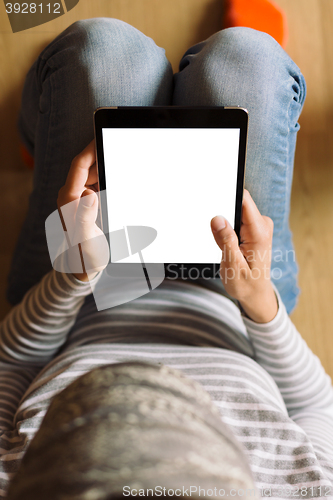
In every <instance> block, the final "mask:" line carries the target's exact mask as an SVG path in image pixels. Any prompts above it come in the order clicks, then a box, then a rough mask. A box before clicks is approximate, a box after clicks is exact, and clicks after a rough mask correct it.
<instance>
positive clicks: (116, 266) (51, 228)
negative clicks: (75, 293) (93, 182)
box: [45, 191, 165, 311]
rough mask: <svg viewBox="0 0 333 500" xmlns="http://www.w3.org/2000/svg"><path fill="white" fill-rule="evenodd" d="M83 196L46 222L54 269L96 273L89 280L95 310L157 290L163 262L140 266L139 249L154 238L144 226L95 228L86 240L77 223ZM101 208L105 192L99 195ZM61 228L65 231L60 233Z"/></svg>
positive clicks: (68, 272) (78, 222)
mask: <svg viewBox="0 0 333 500" xmlns="http://www.w3.org/2000/svg"><path fill="white" fill-rule="evenodd" d="M90 196H92V195H88V196H84V197H83V198H80V199H79V200H75V201H73V202H71V203H68V204H67V205H65V206H63V207H61V218H60V214H59V211H58V210H56V211H54V212H53V213H52V214H51V215H49V217H48V218H47V219H46V221H45V231H46V240H47V245H48V251H49V256H50V259H51V263H52V266H53V268H54V269H55V270H56V271H59V272H62V273H66V274H74V275H76V274H81V273H82V274H83V273H86V274H87V275H88V276H89V274H90V275H91V274H95V273H96V272H99V273H101V275H100V276H99V279H98V281H97V282H96V283H95V282H94V280H92V281H91V287H92V294H93V296H94V299H95V303H96V307H97V309H98V310H99V311H101V310H104V309H110V308H112V307H116V306H118V305H120V304H124V303H127V302H131V301H132V300H134V299H137V298H138V297H141V296H142V295H145V294H147V293H149V292H150V291H152V290H154V289H155V288H157V287H158V286H159V285H160V284H161V283H162V281H163V280H164V277H165V271H164V264H163V263H157V264H156V263H145V262H144V257H143V253H142V252H143V250H144V249H145V248H146V247H148V246H149V245H151V244H152V243H153V242H154V240H155V239H156V237H157V231H156V230H155V229H154V228H152V227H148V226H124V227H123V228H121V229H118V230H116V231H112V232H109V233H106V234H105V233H104V232H103V231H102V230H101V229H100V228H98V227H97V226H96V229H95V233H94V234H93V235H92V236H89V237H88V238H87V235H86V234H84V232H82V225H81V224H80V222H81V220H80V218H81V217H82V214H84V210H85V207H86V205H85V203H86V201H87V199H88V198H89V197H90ZM98 196H99V201H100V205H103V204H104V203H105V199H106V192H105V191H100V192H98ZM64 228H65V229H64Z"/></svg>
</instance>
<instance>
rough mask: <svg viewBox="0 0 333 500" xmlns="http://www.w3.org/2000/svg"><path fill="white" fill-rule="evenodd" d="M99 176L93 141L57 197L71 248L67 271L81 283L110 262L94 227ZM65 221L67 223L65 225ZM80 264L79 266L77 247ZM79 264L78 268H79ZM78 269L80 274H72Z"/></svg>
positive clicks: (103, 239)
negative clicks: (71, 272)
mask: <svg viewBox="0 0 333 500" xmlns="http://www.w3.org/2000/svg"><path fill="white" fill-rule="evenodd" d="M97 190H98V174H97V164H96V151H95V143H94V141H92V142H91V143H90V144H89V145H88V146H87V147H86V148H85V149H84V150H83V151H82V152H81V153H80V154H79V155H78V156H76V157H75V158H74V160H73V161H72V164H71V167H70V170H69V172H68V175H67V179H66V183H65V185H64V186H63V187H62V188H61V189H60V191H59V194H58V200H57V204H58V210H59V214H60V217H61V219H62V223H63V226H64V230H65V231H67V232H68V233H70V234H69V239H70V242H71V245H73V248H72V249H71V248H70V249H69V251H68V264H69V268H70V269H72V270H73V275H74V276H75V277H76V278H77V279H79V280H80V281H88V280H91V279H93V278H94V277H95V276H96V274H97V273H98V272H99V271H101V270H103V269H104V268H105V267H106V265H107V263H108V260H109V246H108V242H107V240H106V237H105V235H104V233H103V231H102V230H101V229H100V228H99V227H98V226H97V224H96V219H97V214H98V197H97V194H96V191H97ZM65 221H66V222H65ZM76 245H78V247H79V252H80V253H79V256H80V260H81V262H78V252H77V247H76ZM80 264H81V265H80ZM78 267H81V268H82V271H83V272H75V271H76V269H77V268H78Z"/></svg>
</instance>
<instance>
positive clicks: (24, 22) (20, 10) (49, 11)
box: [3, 0, 80, 33]
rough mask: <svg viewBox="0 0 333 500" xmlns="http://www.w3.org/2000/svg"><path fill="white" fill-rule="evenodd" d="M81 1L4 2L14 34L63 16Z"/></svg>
mask: <svg viewBox="0 0 333 500" xmlns="http://www.w3.org/2000/svg"><path fill="white" fill-rule="evenodd" d="M79 1H80V0H58V1H55V0H37V1H36V2H32V1H29V0H28V1H27V2H24V1H16V2H14V1H13V2H12V1H7V0H3V3H4V5H5V9H6V13H7V16H8V19H9V22H10V25H11V28H12V32H13V33H18V32H20V31H24V30H27V29H29V28H34V27H35V26H39V25H41V24H45V23H48V22H49V21H52V20H53V19H56V18H57V17H60V16H63V15H64V14H66V13H67V12H69V11H70V10H72V9H73V8H74V7H75V6H76V5H77V4H78V3H79Z"/></svg>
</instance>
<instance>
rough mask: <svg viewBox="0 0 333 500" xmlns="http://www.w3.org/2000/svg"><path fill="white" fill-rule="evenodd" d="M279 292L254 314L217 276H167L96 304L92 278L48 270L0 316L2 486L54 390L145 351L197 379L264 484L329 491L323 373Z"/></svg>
mask: <svg viewBox="0 0 333 500" xmlns="http://www.w3.org/2000/svg"><path fill="white" fill-rule="evenodd" d="M97 279H98V278H97ZM276 293H277V292H276ZM277 298H278V302H279V311H278V314H277V316H276V317H275V318H274V319H273V320H272V321H271V322H270V323H267V324H256V323H254V322H253V321H251V320H250V319H248V318H246V317H242V315H241V313H240V311H239V308H238V307H237V306H236V304H234V303H233V302H232V301H231V300H230V299H228V298H227V297H226V296H224V295H223V294H221V293H219V292H218V291H214V287H212V289H209V288H204V287H202V286H199V285H198V284H196V283H193V282H186V281H178V280H177V281H170V280H169V281H166V280H165V281H164V282H163V283H162V284H161V285H160V286H159V287H158V288H157V289H155V290H153V291H152V292H150V293H149V294H147V295H145V296H143V297H140V298H138V299H136V300H134V301H132V302H130V303H128V304H123V305H121V306H117V307H114V308H113V309H108V310H105V311H97V309H96V306H95V304H94V300H93V297H92V295H91V287H90V284H86V283H82V282H80V281H78V280H76V279H75V278H74V277H73V276H71V275H65V274H60V273H57V272H55V271H52V272H50V273H49V274H47V275H46V276H45V277H44V279H43V280H42V281H41V282H40V283H39V284H38V285H36V286H35V287H34V288H32V289H31V290H30V291H29V292H28V293H27V294H26V296H25V297H24V299H23V301H22V303H21V304H20V305H18V306H16V307H15V308H13V309H12V311H11V312H10V313H9V315H8V316H7V317H6V318H5V319H4V320H3V322H2V324H1V325H0V429H1V430H0V497H1V498H4V497H6V490H7V487H8V484H9V481H10V479H11V477H12V476H13V475H14V473H15V471H16V470H17V469H18V466H19V463H20V460H21V458H22V456H23V454H24V452H25V450H26V449H27V447H28V445H29V443H30V441H31V439H32V438H33V436H34V435H35V433H36V431H37V430H38V428H39V426H40V424H41V421H42V419H43V417H44V415H45V413H46V411H47V408H48V406H49V404H50V400H51V399H52V398H53V397H54V396H55V394H57V393H58V392H59V391H61V390H62V389H63V388H65V387H66V386H67V385H68V384H69V383H71V382H72V381H73V380H74V379H75V378H77V377H79V376H80V375H82V374H84V373H86V372H87V371H89V370H91V369H93V368H95V367H97V366H101V365H104V364H110V363H114V362H120V361H128V360H144V361H149V362H155V363H163V364H165V365H168V366H170V367H173V368H176V369H179V370H181V371H183V372H184V373H185V374H186V375H187V376H188V377H191V378H193V379H195V380H196V381H198V382H200V383H201V384H202V386H203V387H204V388H205V389H206V390H207V391H208V392H209V394H210V396H211V399H212V400H213V402H214V403H215V405H217V407H218V408H219V411H220V414H221V418H222V420H223V421H224V422H225V423H226V424H227V425H229V427H230V429H231V432H233V433H234V435H235V436H236V437H237V439H238V440H239V442H240V443H241V444H242V446H243V449H244V451H245V453H246V455H247V458H248V461H249V464H250V467H251V469H252V471H253V475H254V479H255V483H256V486H257V487H258V489H259V491H261V494H262V495H263V496H269V497H270V498H290V497H293V498H295V497H296V498H333V389H332V385H331V380H330V378H329V376H328V375H327V374H326V373H325V371H324V369H323V367H322V365H321V363H320V361H319V359H318V358H317V357H316V356H315V355H314V354H313V353H312V352H311V350H310V349H309V348H308V346H307V345H306V343H305V341H304V340H303V339H302V337H301V336H300V334H299V333H298V332H297V330H296V329H295V327H294V325H293V324H292V322H291V321H290V319H289V317H288V315H287V313H286V310H285V307H284V305H283V303H282V302H281V299H280V297H279V295H278V293H277Z"/></svg>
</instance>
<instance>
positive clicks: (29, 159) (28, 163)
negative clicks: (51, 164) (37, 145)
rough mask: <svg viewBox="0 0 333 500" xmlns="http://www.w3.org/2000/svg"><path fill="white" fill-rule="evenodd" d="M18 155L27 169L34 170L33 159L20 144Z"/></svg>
mask: <svg viewBox="0 0 333 500" xmlns="http://www.w3.org/2000/svg"><path fill="white" fill-rule="evenodd" d="M20 155H21V158H22V160H23V162H24V164H25V165H26V166H27V167H28V168H31V169H33V168H34V159H33V157H32V156H31V154H30V153H29V151H28V150H27V149H26V147H25V146H24V145H23V144H22V143H21V144H20Z"/></svg>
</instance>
